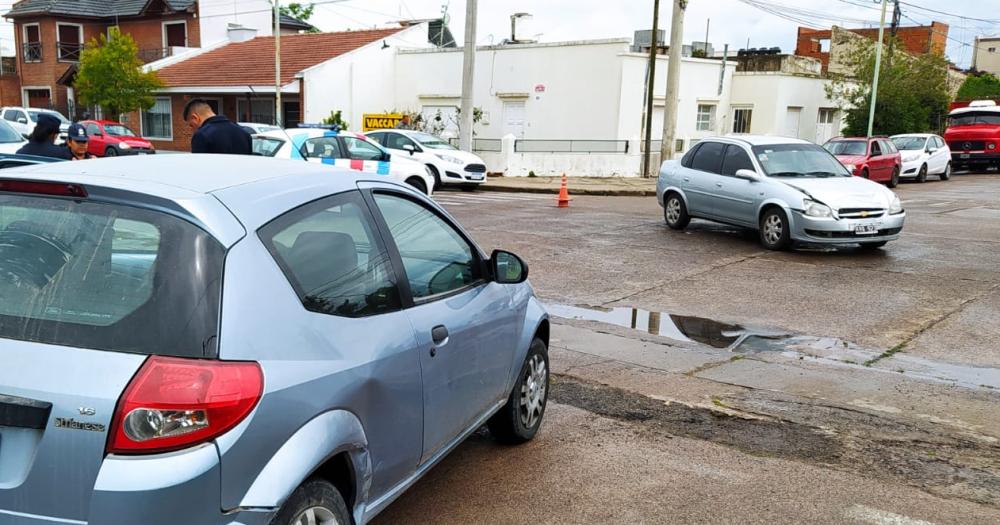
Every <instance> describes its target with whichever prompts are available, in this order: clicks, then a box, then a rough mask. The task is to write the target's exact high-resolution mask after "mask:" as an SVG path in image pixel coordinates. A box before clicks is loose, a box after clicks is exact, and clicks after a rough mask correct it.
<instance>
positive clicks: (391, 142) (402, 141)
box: [383, 133, 414, 149]
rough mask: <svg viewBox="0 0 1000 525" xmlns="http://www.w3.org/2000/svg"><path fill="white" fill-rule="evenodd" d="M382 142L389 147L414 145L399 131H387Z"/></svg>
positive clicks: (397, 147) (398, 147)
mask: <svg viewBox="0 0 1000 525" xmlns="http://www.w3.org/2000/svg"><path fill="white" fill-rule="evenodd" d="M383 144H384V145H385V147H387V148H389V149H403V146H406V145H410V146H414V144H413V141H412V140H410V139H409V138H407V137H406V136H404V135H400V134H399V133H387V134H386V139H385V142H383Z"/></svg>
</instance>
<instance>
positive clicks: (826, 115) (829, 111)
mask: <svg viewBox="0 0 1000 525" xmlns="http://www.w3.org/2000/svg"><path fill="white" fill-rule="evenodd" d="M835 111H837V110H835V109H833V108H819V116H818V117H817V118H816V144H825V143H826V141H828V140H830V139H832V138H833V115H834V112H835Z"/></svg>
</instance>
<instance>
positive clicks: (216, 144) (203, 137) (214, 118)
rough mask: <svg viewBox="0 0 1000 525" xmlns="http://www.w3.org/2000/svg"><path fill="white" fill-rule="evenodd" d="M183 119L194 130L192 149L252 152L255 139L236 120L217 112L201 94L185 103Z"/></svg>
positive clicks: (219, 151) (238, 152)
mask: <svg viewBox="0 0 1000 525" xmlns="http://www.w3.org/2000/svg"><path fill="white" fill-rule="evenodd" d="M184 121H185V122H187V123H188V125H189V126H191V129H193V130H194V136H193V137H191V153H228V154H231V155H252V154H253V139H252V138H251V137H250V134H249V133H247V132H246V131H244V130H243V128H241V127H240V126H238V125H236V123H235V122H233V121H231V120H229V119H227V118H226V117H225V116H223V115H216V114H215V112H214V111H212V107H211V106H209V105H208V103H207V102H205V101H204V100H202V99H200V98H196V99H192V100H191V101H190V102H188V103H187V105H186V106H184Z"/></svg>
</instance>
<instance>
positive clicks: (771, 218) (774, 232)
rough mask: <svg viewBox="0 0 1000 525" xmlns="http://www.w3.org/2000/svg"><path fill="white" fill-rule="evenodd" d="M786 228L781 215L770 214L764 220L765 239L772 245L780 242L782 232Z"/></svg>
mask: <svg viewBox="0 0 1000 525" xmlns="http://www.w3.org/2000/svg"><path fill="white" fill-rule="evenodd" d="M784 230H785V225H784V224H782V220H781V217H779V216H778V215H777V214H772V215H768V216H767V219H765V220H764V239H765V240H766V241H767V243H768V244H770V245H775V244H778V242H780V241H781V234H782V233H783V232H784Z"/></svg>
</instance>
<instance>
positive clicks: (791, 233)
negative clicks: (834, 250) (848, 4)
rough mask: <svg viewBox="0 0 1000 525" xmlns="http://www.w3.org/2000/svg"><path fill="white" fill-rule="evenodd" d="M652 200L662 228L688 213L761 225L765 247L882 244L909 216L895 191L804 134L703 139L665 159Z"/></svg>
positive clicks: (682, 223) (682, 221)
mask: <svg viewBox="0 0 1000 525" xmlns="http://www.w3.org/2000/svg"><path fill="white" fill-rule="evenodd" d="M656 189H657V191H656V196H657V200H658V201H659V203H660V206H662V207H663V216H664V219H665V220H666V223H667V226H669V227H670V228H673V229H677V230H679V229H683V228H685V227H687V225H688V222H690V220H691V218H692V217H699V218H703V219H709V220H713V221H717V222H723V223H727V224H733V225H736V226H742V227H746V228H752V229H755V230H758V232H759V233H760V242H761V244H763V245H764V247H765V248H768V249H771V250H782V249H785V248H788V247H790V246H792V245H793V244H795V243H809V244H837V245H839V244H859V245H861V247H862V248H879V247H882V246H885V244H886V243H887V242H889V241H891V240H894V239H897V238H899V233H900V232H901V231H902V230H903V222H904V221H905V220H906V214H905V213H904V211H903V205H902V203H901V202H900V200H899V197H897V196H896V194H895V193H893V192H892V190H890V189H888V188H886V187H884V186H882V185H881V184H878V183H875V182H872V181H870V180H867V179H863V178H860V177H853V176H851V174H850V173H849V172H848V171H847V168H845V167H844V166H843V165H842V164H841V163H840V162H839V161H838V160H837V159H836V158H835V157H834V156H833V155H830V153H829V152H827V151H826V150H825V149H823V148H821V147H819V146H817V145H815V144H813V143H811V142H806V141H804V140H798V139H789V138H780V137H759V136H738V137H735V136H734V137H718V138H709V139H705V140H702V141H700V142H699V143H698V144H697V145H696V146H695V147H693V148H691V150H689V151H688V152H687V153H686V154H685V155H684V157H683V158H682V159H681V160H679V161H667V162H664V163H663V165H662V167H661V168H660V177H659V180H658V181H657V188H656Z"/></svg>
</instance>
